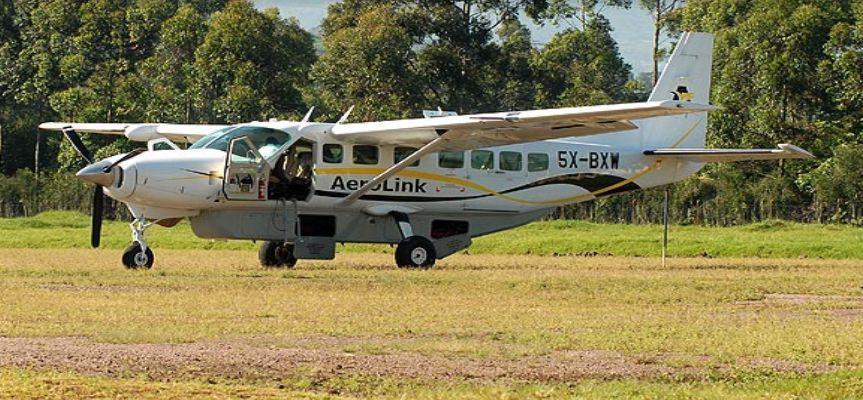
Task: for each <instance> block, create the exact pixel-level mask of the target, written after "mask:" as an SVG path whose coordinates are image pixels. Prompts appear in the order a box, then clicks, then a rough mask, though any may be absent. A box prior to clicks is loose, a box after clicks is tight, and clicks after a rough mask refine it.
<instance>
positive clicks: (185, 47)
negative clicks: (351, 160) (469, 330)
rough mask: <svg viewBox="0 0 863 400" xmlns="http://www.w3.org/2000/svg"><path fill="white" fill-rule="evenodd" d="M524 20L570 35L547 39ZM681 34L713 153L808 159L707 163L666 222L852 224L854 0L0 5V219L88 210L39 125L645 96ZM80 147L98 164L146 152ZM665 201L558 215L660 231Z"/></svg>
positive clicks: (862, 131)
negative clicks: (648, 45) (702, 87)
mask: <svg viewBox="0 0 863 400" xmlns="http://www.w3.org/2000/svg"><path fill="white" fill-rule="evenodd" d="M621 7H622V8H627V7H641V8H643V9H645V10H646V11H647V12H649V13H650V15H651V16H652V21H653V24H654V26H653V29H652V31H653V32H654V37H655V38H656V39H655V40H652V42H653V43H654V46H653V49H652V54H653V55H654V57H653V58H654V63H653V64H654V71H653V72H649V73H645V74H634V73H633V71H632V68H631V67H630V65H628V64H627V63H626V62H625V60H624V59H623V58H622V57H621V55H620V52H619V48H618V44H617V43H616V42H615V40H614V39H613V37H612V35H611V32H612V31H613V29H615V28H616V27H614V26H612V25H611V23H610V22H609V20H608V19H607V18H605V17H604V15H603V12H605V11H607V10H610V9H613V8H621ZM525 21H530V23H533V24H556V25H558V26H563V27H565V29H561V30H559V31H558V32H557V33H556V34H555V35H554V36H553V37H552V38H551V39H550V40H549V41H548V42H547V43H544V44H542V45H539V44H537V43H535V42H534V41H533V40H532V38H531V31H530V30H529V29H528V28H527V27H526V26H525V25H526V24H525ZM684 30H697V31H707V32H713V33H715V34H716V35H717V37H716V50H715V60H714V70H713V73H714V81H713V92H712V100H711V102H712V103H713V104H715V105H718V106H720V107H722V108H721V110H719V111H717V112H714V113H712V114H711V116H710V128H709V132H708V142H709V145H710V146H713V147H743V148H747V147H766V148H771V147H774V146H775V145H776V144H777V143H780V142H782V143H784V142H788V143H794V144H797V145H800V146H802V147H804V148H806V149H807V150H810V151H812V152H813V153H814V154H815V155H816V158H815V159H812V160H805V161H788V162H780V163H765V162H760V163H758V162H746V163H735V164H722V165H710V166H708V167H706V168H705V169H704V170H702V172H700V173H699V174H697V175H696V176H694V177H692V178H691V179H689V180H687V181H685V182H682V183H680V184H677V185H674V186H672V187H671V188H670V198H671V200H670V201H671V207H670V208H671V211H672V212H671V219H672V221H673V222H676V223H682V224H709V225H733V224H741V223H748V222H753V221H760V220H765V219H786V220H794V221H803V222H822V223H827V222H830V223H851V224H863V198H861V192H863V2H861V1H860V0H840V1H834V0H830V1H827V0H822V1H803V0H688V1H684V0H467V1H452V0H397V1H381V0H345V1H342V2H339V3H335V4H332V5H330V6H329V7H328V9H327V15H326V17H325V19H324V21H323V23H322V24H321V26H320V29H319V31H316V32H315V33H312V32H309V31H307V30H305V29H303V28H302V27H301V26H300V24H299V23H298V21H297V20H296V19H294V18H285V17H284V16H281V15H279V12H278V10H277V9H275V8H268V9H265V10H259V9H257V8H256V7H255V6H254V4H253V3H251V2H250V1H247V0H230V1H225V0H216V1H211V0H42V1H38V0H14V1H13V0H0V216H2V217H15V216H25V215H34V214H37V213H39V212H41V211H44V210H76V211H81V212H87V210H89V208H90V206H89V202H90V197H91V194H90V190H91V189H90V188H88V187H87V186H86V185H84V184H83V183H81V182H79V181H78V180H77V179H74V171H77V170H78V169H79V168H80V167H81V166H82V165H81V161H80V160H79V158H78V157H76V156H75V154H74V151H73V150H72V149H71V147H70V146H68V144H67V143H65V142H64V141H63V140H62V138H61V136H60V135H55V134H49V133H41V132H39V131H38V130H37V128H36V127H37V126H38V124H39V123H41V122H44V121H52V120H63V121H76V122H168V123H240V122H248V121H252V120H266V119H269V118H282V119H298V118H299V117H301V116H302V115H303V114H304V113H305V111H306V110H307V109H308V108H309V107H311V106H315V107H317V110H318V112H317V116H316V120H317V121H335V120H336V119H337V118H338V116H339V115H340V114H341V113H343V112H344V111H345V110H346V109H347V108H348V107H350V106H352V105H356V109H355V110H354V112H353V114H352V117H351V118H352V121H366V120H380V119H392V118H405V117H418V116H419V115H420V112H421V110H423V109H435V108H437V107H441V108H443V109H445V110H453V111H457V112H459V113H476V112H488V111H501V110H523V109H534V108H547V107H567V106H582V105H592V104H607V103H617V102H632V101H642V100H644V99H646V97H647V95H648V93H649V91H650V88H651V86H652V81H653V79H655V74H656V73H657V71H658V69H659V68H661V65H662V61H663V60H664V59H665V57H666V56H667V54H668V52H669V50H670V49H671V48H672V47H673V44H674V43H673V42H674V39H675V38H676V37H677V36H678V35H679V33H680V32H682V31H684ZM666 36H667V37H670V38H671V40H669V41H663V40H660V38H663V37H666ZM85 140H86V141H87V144H88V146H90V147H91V148H94V149H98V151H97V152H96V153H97V156H99V157H102V156H108V155H112V154H116V153H119V152H122V151H127V150H130V149H131V148H133V147H135V146H136V145H137V144H135V143H129V142H127V141H126V140H124V139H122V138H119V139H117V138H106V137H101V136H98V135H91V136H86V137H85ZM663 190H664V189H654V190H647V191H643V192H636V193H632V194H626V195H621V196H616V197H612V198H608V199H603V200H600V201H596V202H591V203H587V204H582V205H574V206H568V207H565V208H561V209H560V210H558V212H557V213H555V217H557V218H579V219H590V220H593V221H600V222H605V221H608V222H629V223H647V222H657V221H659V218H660V214H661V210H662V199H663V195H664V194H663ZM106 212H107V213H108V214H109V215H108V217H109V218H123V217H125V210H124V209H122V208H120V207H116V205H114V206H112V207H107V210H106Z"/></svg>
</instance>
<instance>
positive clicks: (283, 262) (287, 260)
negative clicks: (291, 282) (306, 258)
mask: <svg viewBox="0 0 863 400" xmlns="http://www.w3.org/2000/svg"><path fill="white" fill-rule="evenodd" d="M258 259H259V260H260V261H261V265H262V266H264V267H266V268H279V267H287V268H293V267H294V266H295V265H297V258H296V257H294V246H293V245H292V244H285V243H282V242H265V243H264V244H263V245H261V249H260V250H259V251H258Z"/></svg>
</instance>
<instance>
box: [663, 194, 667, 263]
mask: <svg viewBox="0 0 863 400" xmlns="http://www.w3.org/2000/svg"><path fill="white" fill-rule="evenodd" d="M662 225H663V226H662V267H663V268H665V258H666V256H667V255H668V189H667V188H666V189H665V199H664V201H663V202H662Z"/></svg>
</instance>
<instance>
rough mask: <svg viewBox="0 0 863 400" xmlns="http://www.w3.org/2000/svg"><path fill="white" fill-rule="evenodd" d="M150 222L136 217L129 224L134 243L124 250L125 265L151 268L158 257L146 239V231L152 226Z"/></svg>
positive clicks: (127, 266) (135, 267)
mask: <svg viewBox="0 0 863 400" xmlns="http://www.w3.org/2000/svg"><path fill="white" fill-rule="evenodd" d="M150 225H151V224H150V223H148V222H146V221H144V220H141V219H135V221H133V222H132V223H131V224H129V226H130V227H131V228H132V244H130V245H129V247H126V250H125V251H123V265H124V266H125V267H126V268H127V269H150V268H153V262H154V261H155V260H156V258H155V257H154V256H153V250H151V249H150V246H148V245H147V241H146V240H144V231H145V230H146V229H147V228H148V227H150Z"/></svg>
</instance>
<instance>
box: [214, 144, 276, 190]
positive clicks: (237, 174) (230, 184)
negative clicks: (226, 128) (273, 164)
mask: <svg viewBox="0 0 863 400" xmlns="http://www.w3.org/2000/svg"><path fill="white" fill-rule="evenodd" d="M269 177H270V164H269V163H267V160H266V159H264V157H263V156H262V155H261V153H260V152H259V151H258V148H257V147H256V146H255V145H254V144H253V143H252V141H251V140H249V138H247V137H245V136H242V137H238V138H236V139H234V140H231V143H230V144H229V145H228V156H227V157H226V160H225V179H224V180H223V181H222V191H223V192H224V194H225V198H226V199H228V200H240V201H265V200H267V191H268V185H269Z"/></svg>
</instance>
